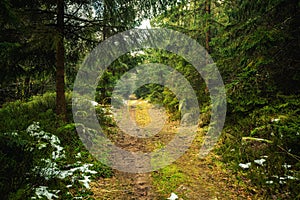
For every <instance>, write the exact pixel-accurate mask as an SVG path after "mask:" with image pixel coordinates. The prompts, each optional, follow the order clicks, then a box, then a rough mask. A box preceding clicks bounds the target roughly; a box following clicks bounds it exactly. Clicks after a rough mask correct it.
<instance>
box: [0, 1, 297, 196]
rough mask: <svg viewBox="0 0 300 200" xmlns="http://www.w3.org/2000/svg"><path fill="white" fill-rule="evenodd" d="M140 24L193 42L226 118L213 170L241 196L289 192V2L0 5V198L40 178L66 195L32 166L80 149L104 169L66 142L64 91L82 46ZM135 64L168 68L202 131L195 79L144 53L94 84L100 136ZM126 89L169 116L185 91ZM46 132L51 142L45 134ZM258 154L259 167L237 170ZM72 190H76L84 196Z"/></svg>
mask: <svg viewBox="0 0 300 200" xmlns="http://www.w3.org/2000/svg"><path fill="white" fill-rule="evenodd" d="M145 19H148V20H150V22H151V26H152V28H156V29H158V28H167V29H172V30H175V31H178V32H181V33H183V34H185V35H187V36H188V37H190V38H192V39H194V40H196V41H197V42H198V43H199V44H200V45H202V46H203V47H204V48H205V49H206V51H207V56H208V54H209V55H210V56H211V57H212V59H213V60H214V62H215V63H216V66H217V68H218V70H219V71H220V74H221V76H222V79H223V81H224V84H225V88H226V96H227V116H226V123H225V127H224V129H223V131H222V135H221V138H220V140H219V143H218V144H217V147H216V149H215V151H214V153H215V154H217V155H218V156H219V157H220V160H221V162H222V163H224V168H226V169H228V170H231V172H232V174H234V175H235V176H237V178H238V179H239V181H242V180H246V179H247V180H250V182H247V183H249V184H250V185H251V186H253V187H255V188H256V190H253V191H250V193H253V195H254V194H255V195H261V196H262V197H264V198H267V199H296V198H300V196H299V195H300V194H299V191H298V190H299V186H300V182H299V180H300V174H299V171H300V170H299V169H300V147H299V142H300V134H299V133H300V118H299V115H300V101H299V98H300V59H299V55H300V48H299V47H300V20H299V19H300V2H299V1H298V0H256V1H254V0H243V1H242V0H151V1H143V0H133V1H126V0H101V1H98V0H72V1H70V0H48V1H45V0H29V1H22V0H1V2H0V28H1V32H0V69H1V73H0V86H1V87H0V107H1V108H0V116H1V123H0V141H1V147H0V161H1V165H2V166H3V169H2V170H1V171H0V187H1V193H2V194H4V198H5V199H22V198H23V197H25V198H30V197H31V196H34V195H35V194H36V193H35V191H37V190H36V189H37V188H38V187H37V184H38V183H39V182H40V183H41V185H46V186H47V187H49V188H51V187H52V188H55V189H58V190H61V191H63V192H61V193H60V194H61V196H60V198H63V199H70V198H71V196H72V195H70V193H68V192H69V188H68V187H66V185H68V183H67V182H68V180H65V179H60V178H59V175H57V174H50V175H51V176H50V175H49V174H48V175H49V176H48V177H46V175H47V173H46V172H45V171H43V170H44V169H46V168H45V167H50V168H51V166H52V167H53V166H54V165H55V166H56V169H58V168H60V169H61V170H65V167H66V166H71V165H72V166H73V164H74V163H76V161H79V160H76V159H79V158H76V159H75V158H74V156H76V155H77V154H82V155H83V156H82V157H81V158H80V159H81V160H80V161H82V162H87V163H88V162H90V163H93V166H94V168H93V170H96V171H98V175H99V176H97V175H96V176H95V177H93V178H95V179H97V178H99V177H109V176H111V175H112V171H111V169H109V167H107V166H105V165H102V164H101V162H99V161H97V160H95V159H94V158H93V157H92V156H91V155H90V154H89V153H88V152H87V151H86V149H85V148H84V145H83V144H82V142H81V141H80V139H79V138H78V135H77V134H76V129H75V125H74V122H73V116H72V111H71V107H72V102H71V93H72V89H73V84H74V82H75V79H76V76H77V72H78V70H79V68H80V66H81V65H82V63H83V61H84V59H85V58H86V57H87V56H88V55H89V53H90V52H91V51H92V50H93V49H94V48H95V47H96V46H97V45H99V44H100V43H101V42H103V41H105V40H107V39H108V38H109V37H111V36H113V35H116V34H118V33H121V32H123V31H126V30H130V29H133V28H136V27H138V26H139V25H140V24H141V23H142V21H143V20H145ZM147 63H161V64H165V65H167V66H170V67H173V68H174V69H175V70H177V71H178V72H180V73H181V74H182V75H183V76H184V77H185V78H186V79H187V80H188V81H189V83H190V85H191V86H192V88H193V90H194V91H195V94H196V95H197V98H198V103H199V105H200V109H201V117H200V119H199V128H201V129H203V130H206V129H207V128H208V125H209V122H210V116H211V105H210V104H211V101H210V98H209V97H210V96H209V90H208V88H207V85H206V83H205V81H204V80H203V78H202V77H201V76H200V74H199V73H197V71H196V70H195V68H194V67H193V66H192V65H191V63H189V62H187V61H186V60H185V59H184V58H183V57H181V56H179V55H176V54H173V53H171V52H168V51H165V50H162V49H151V48H148V49H147V48H145V49H140V50H138V51H136V52H128V53H127V54H125V55H123V56H121V57H119V58H118V59H116V60H115V61H114V62H113V63H112V64H111V65H110V66H109V67H108V68H107V70H106V71H105V72H104V74H103V76H102V77H101V79H100V80H99V83H98V86H97V91H96V98H95V101H96V103H97V104H99V105H101V106H102V107H101V106H99V107H97V108H96V111H97V117H98V119H99V122H100V123H101V124H102V125H103V126H104V127H105V129H104V130H105V132H106V133H107V134H108V135H111V136H112V137H113V135H114V134H117V133H118V130H117V128H116V125H115V123H114V120H113V119H112V114H111V113H110V111H109V109H110V106H111V105H110V103H111V96H112V92H113V89H114V87H115V85H116V83H117V81H118V80H119V79H120V77H122V75H124V74H125V73H126V72H127V71H129V70H130V69H133V68H134V67H136V66H137V65H141V64H147ZM208 64H209V63H208ZM138 78H139V79H147V78H148V77H138ZM132 84H134V83H132ZM126 96H127V97H128V98H133V99H135V98H138V99H143V100H147V101H149V102H150V103H152V104H159V105H163V106H164V108H165V109H166V110H167V112H168V114H169V116H170V120H171V121H176V120H180V118H181V117H182V116H181V109H182V107H183V106H185V104H186V102H187V101H188V99H189V98H190V95H189V94H187V95H186V99H185V101H179V100H178V99H177V98H176V95H175V94H174V93H173V92H172V91H171V90H170V89H169V88H166V87H163V86H161V85H159V84H147V85H144V86H142V87H140V88H139V89H138V90H136V91H135V92H134V95H133V94H126ZM127 97H126V98H127ZM37 122H39V123H37ZM44 130H45V132H44ZM48 132H49V133H48ZM43 134H44V136H43ZM51 134H53V138H56V137H57V138H60V140H61V143H59V142H57V141H59V140H56V139H54V140H55V141H56V142H54V143H51V141H52V140H47V139H45V138H48V137H49V138H51V137H52V136H50V135H51ZM54 140H53V141H54ZM60 144H61V145H62V146H64V150H63V151H64V152H62V151H61V150H59V149H60V148H58V146H57V145H60ZM45 145H46V146H47V145H48V146H49V148H48V149H47V148H44V147H45ZM50 147H51V148H50ZM52 151H53V152H56V153H57V152H58V153H57V154H58V155H59V156H61V157H59V156H58V157H59V158H57V157H55V158H53V157H52V158H51V159H52V160H51V159H49V160H51V161H53V162H54V163H55V164H49V162H50V161H49V160H48V161H49V162H48V161H47V162H46V161H45V160H47V159H46V158H48V157H49V158H50V157H51V155H52ZM62 155H64V156H62ZM43 156H45V157H43ZM47 156H48V157H47ZM258 158H259V159H264V160H265V161H264V162H266V164H264V165H259V166H257V167H256V168H255V167H252V168H250V167H249V166H248V165H243V163H246V164H247V163H251V162H252V161H253V160H255V159H256V160H257V159H258ZM240 164H242V165H240ZM75 165H76V166H77V164H74V166H75ZM241 166H242V167H241ZM245 166H248V167H245ZM287 166H288V167H287ZM43 173H44V174H43ZM78 173H79V174H80V173H81V172H78ZM45 174H46V175H45ZM45 177H46V178H45ZM291 177H292V178H291ZM68 178H69V179H70V180H71V177H68ZM72 180H73V179H72ZM72 183H74V182H72ZM76 183H77V184H78V185H80V184H81V182H80V181H77V182H76ZM270 183H272V184H270ZM74 184H75V183H74ZM246 185H247V184H246ZM62 188H64V189H62ZM79 188H80V187H79V186H78V187H77V189H76V191H77V193H76V194H78V195H80V194H83V195H86V196H88V195H89V194H88V192H86V191H85V190H81V189H79ZM72 192H73V191H72ZM85 192H86V193H85ZM199 192H201V191H199ZM36 196H37V198H39V196H38V195H36Z"/></svg>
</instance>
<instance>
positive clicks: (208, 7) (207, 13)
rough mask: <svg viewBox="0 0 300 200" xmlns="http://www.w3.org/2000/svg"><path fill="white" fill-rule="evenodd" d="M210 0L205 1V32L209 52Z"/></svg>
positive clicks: (208, 51)
mask: <svg viewBox="0 0 300 200" xmlns="http://www.w3.org/2000/svg"><path fill="white" fill-rule="evenodd" d="M210 4H211V2H210V0H206V1H205V14H206V17H207V18H206V28H207V30H206V33H205V48H206V51H207V53H208V54H209V53H210V45H209V43H210V24H209V23H210Z"/></svg>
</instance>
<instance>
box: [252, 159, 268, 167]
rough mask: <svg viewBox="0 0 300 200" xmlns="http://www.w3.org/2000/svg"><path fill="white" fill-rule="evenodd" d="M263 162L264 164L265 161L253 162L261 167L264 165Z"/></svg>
mask: <svg viewBox="0 0 300 200" xmlns="http://www.w3.org/2000/svg"><path fill="white" fill-rule="evenodd" d="M264 162H266V160H265V159H263V158H262V159H258V160H254V163H256V164H258V165H260V166H263V165H264Z"/></svg>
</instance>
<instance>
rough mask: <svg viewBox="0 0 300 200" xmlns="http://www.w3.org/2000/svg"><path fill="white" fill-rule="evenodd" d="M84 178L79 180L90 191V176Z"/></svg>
mask: <svg viewBox="0 0 300 200" xmlns="http://www.w3.org/2000/svg"><path fill="white" fill-rule="evenodd" d="M83 178H84V179H83V180H79V182H82V183H83V185H84V187H85V188H87V189H90V185H89V183H90V182H91V180H90V176H83Z"/></svg>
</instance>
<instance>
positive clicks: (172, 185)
mask: <svg viewBox="0 0 300 200" xmlns="http://www.w3.org/2000/svg"><path fill="white" fill-rule="evenodd" d="M129 105H130V116H131V118H133V119H135V120H136V123H137V124H138V125H139V126H141V127H145V126H147V125H148V124H149V123H151V118H150V115H149V113H151V116H152V117H153V116H155V115H156V116H157V117H159V116H161V110H159V108H156V107H155V106H153V105H151V104H149V103H147V102H146V101H142V100H131V101H130V102H129ZM155 113H156V114H155ZM165 122H166V123H165V124H164V126H163V128H162V130H161V131H160V132H159V133H158V134H156V135H155V136H153V137H149V138H137V137H133V136H130V135H128V134H124V133H123V134H119V136H117V138H115V139H116V140H115V144H116V145H117V146H119V147H121V148H123V149H126V150H127V151H135V152H136V151H142V152H151V151H154V150H155V149H159V148H161V147H163V146H164V145H166V144H168V142H169V141H170V140H172V138H173V137H174V135H175V134H176V129H177V127H178V125H179V124H178V122H170V121H168V120H166V121H165ZM204 133H205V130H203V129H199V130H198V133H197V136H196V138H195V139H194V141H193V143H192V145H191V146H190V148H189V150H188V151H187V152H186V153H185V154H184V155H183V156H181V157H180V158H179V159H178V160H177V161H175V162H174V163H173V164H171V165H169V166H167V167H165V168H163V169H160V170H157V171H154V172H149V173H136V174H134V173H127V172H121V171H118V170H115V171H114V176H113V177H112V178H105V179H103V178H101V179H99V180H97V181H95V182H93V183H91V190H92V192H93V193H94V195H93V198H95V199H112V200H115V199H117V200H119V199H120V200H129V199H130V200H133V199H140V200H152V199H157V200H159V199H167V198H168V197H169V196H170V195H171V193H172V192H173V193H175V194H176V195H178V199H179V200H180V199H184V200H188V199H190V200H216V199H258V197H254V196H253V194H251V189H250V188H248V191H246V190H245V189H244V188H245V185H247V180H243V181H237V179H235V178H234V176H233V175H232V172H230V171H228V170H225V169H224V166H223V165H222V164H221V162H220V159H219V158H218V156H216V155H214V154H212V153H210V154H209V156H207V157H206V158H204V159H200V158H199V156H198V155H199V149H200V147H201V143H202V138H203V135H204ZM252 192H253V191H252ZM254 193H255V192H254Z"/></svg>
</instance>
